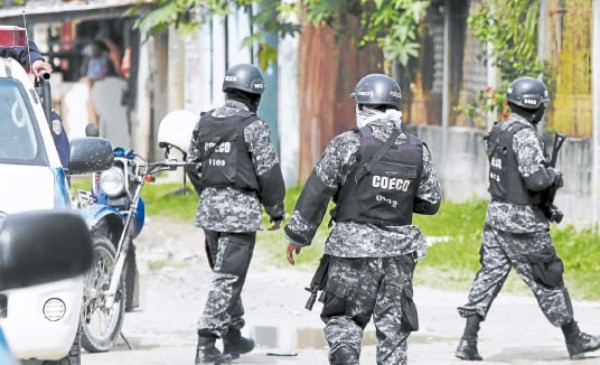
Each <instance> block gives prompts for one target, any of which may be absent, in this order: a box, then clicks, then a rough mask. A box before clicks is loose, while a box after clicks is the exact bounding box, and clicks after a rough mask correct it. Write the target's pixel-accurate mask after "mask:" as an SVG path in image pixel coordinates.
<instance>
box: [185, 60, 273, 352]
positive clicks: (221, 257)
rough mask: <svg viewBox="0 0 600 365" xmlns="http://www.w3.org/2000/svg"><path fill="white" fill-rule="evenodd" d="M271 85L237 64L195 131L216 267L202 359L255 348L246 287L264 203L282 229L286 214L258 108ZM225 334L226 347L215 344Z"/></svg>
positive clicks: (192, 155)
mask: <svg viewBox="0 0 600 365" xmlns="http://www.w3.org/2000/svg"><path fill="white" fill-rule="evenodd" d="M264 88H265V85H264V80H263V77H262V74H261V72H260V70H259V69H258V68H256V67H255V66H253V65H249V64H240V65H236V66H233V67H231V68H230V69H229V70H228V71H227V72H226V74H225V81H224V83H223V91H224V92H225V93H226V94H227V101H226V102H225V105H224V106H222V107H220V108H217V109H215V110H212V111H209V112H207V113H205V114H203V115H202V117H201V118H200V121H199V122H198V125H197V126H196V129H195V130H194V133H193V136H192V143H191V144H190V151H189V154H188V162H190V163H191V166H190V169H189V170H188V175H189V176H190V180H191V181H192V183H193V185H194V187H195V189H196V191H197V192H198V194H199V195H200V203H199V205H198V212H197V214H196V225H197V226H198V227H201V228H202V229H204V234H205V236H206V251H207V256H208V259H209V263H210V266H211V268H212V270H213V272H214V275H213V279H212V284H211V289H210V291H209V293H208V300H207V303H206V307H205V309H204V313H203V315H202V317H201V318H200V320H199V322H198V347H197V351H196V364H201V363H213V362H216V363H226V362H228V361H230V360H232V359H235V358H238V357H239V356H240V354H243V353H247V352H249V351H251V350H252V349H253V348H254V341H252V339H247V338H244V337H242V336H241V333H240V329H241V328H242V327H243V326H244V323H245V322H244V319H243V315H244V307H243V306H242V301H241V298H240V294H241V291H242V287H243V285H244V280H245V279H246V273H247V271H248V267H249V265H250V260H251V258H252V252H253V250H254V243H255V239H256V231H259V230H261V229H262V213H261V203H262V205H263V206H264V208H265V210H266V212H267V214H268V215H269V216H270V217H271V221H272V222H273V223H274V225H273V227H271V228H270V229H271V230H273V229H278V228H279V226H280V224H281V221H282V220H283V219H284V215H285V211H284V206H283V199H284V195H285V186H284V183H283V177H282V174H281V169H280V166H279V160H278V158H277V155H276V153H275V149H274V148H273V145H272V143H271V140H270V132H269V126H268V125H267V124H266V123H265V122H263V121H262V120H260V119H259V118H258V117H257V116H256V110H257V108H258V104H259V102H260V98H261V94H262V93H263V91H264ZM217 338H222V339H223V345H224V351H223V354H221V352H220V351H219V350H218V349H217V348H216V347H215V341H216V339H217Z"/></svg>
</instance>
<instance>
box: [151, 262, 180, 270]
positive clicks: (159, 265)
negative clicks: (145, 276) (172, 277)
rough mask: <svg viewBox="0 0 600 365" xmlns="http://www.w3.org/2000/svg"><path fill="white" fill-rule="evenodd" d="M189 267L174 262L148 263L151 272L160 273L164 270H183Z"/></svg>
mask: <svg viewBox="0 0 600 365" xmlns="http://www.w3.org/2000/svg"><path fill="white" fill-rule="evenodd" d="M186 266H187V265H186V264H185V263H183V262H180V261H172V260H152V261H148V267H149V268H150V270H151V271H160V270H162V269H164V268H173V269H182V268H184V267H186Z"/></svg>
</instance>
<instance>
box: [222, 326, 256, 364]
mask: <svg viewBox="0 0 600 365" xmlns="http://www.w3.org/2000/svg"><path fill="white" fill-rule="evenodd" d="M252 349H254V340H253V339H251V338H245V337H242V334H241V332H240V330H238V329H234V328H231V329H230V330H229V331H227V334H225V336H224V337H223V352H224V353H225V354H228V355H231V358H233V359H237V358H239V357H240V354H247V353H248V352H250V351H252Z"/></svg>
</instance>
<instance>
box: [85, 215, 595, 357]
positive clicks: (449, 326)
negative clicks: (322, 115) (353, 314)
mask: <svg viewBox="0 0 600 365" xmlns="http://www.w3.org/2000/svg"><path fill="white" fill-rule="evenodd" d="M137 247H138V262H139V266H140V274H141V308H140V309H139V310H137V311H136V312H133V313H128V314H127V315H126V317H125V323H124V326H123V334H124V336H125V337H126V338H127V339H128V340H129V342H130V343H131V345H132V347H133V349H129V348H127V346H126V345H125V342H124V341H123V340H120V341H119V343H118V346H117V347H116V348H114V349H113V350H112V351H110V352H108V353H102V354H84V356H83V365H100V364H102V365H104V364H119V365H138V364H139V365H142V364H143V365H150V364H169V365H170V364H177V365H178V364H193V361H194V351H195V345H196V334H195V326H196V322H197V320H198V317H199V316H200V314H201V311H202V309H203V308H204V302H205V300H206V294H207V291H208V288H209V283H210V277H211V273H210V270H209V268H208V263H207V262H206V256H205V254H204V246H203V236H202V231H201V230H199V229H197V228H195V227H194V226H193V225H192V224H191V223H175V222H171V221H169V220H167V219H157V218H154V219H152V221H151V222H150V224H148V225H147V226H146V227H145V228H144V232H143V233H142V235H141V236H140V237H139V239H138V240H137ZM284 249H285V242H284V241H283V235H282V260H283V251H284ZM265 256H266V255H265V253H264V252H262V251H261V249H260V247H257V250H256V252H255V255H254V259H253V262H252V265H251V267H250V273H249V275H248V279H247V282H246V286H245V288H244V292H243V294H242V295H243V300H244V304H245V308H246V316H245V318H246V322H247V326H246V328H245V329H244V331H245V334H246V335H250V336H252V337H254V338H255V340H256V342H257V348H256V349H255V351H254V352H252V353H251V354H248V355H245V356H242V357H241V358H240V359H239V360H237V361H236V362H235V363H236V364H311V365H316V364H326V363H327V344H326V342H325V340H324V338H323V334H322V323H321V321H320V319H319V311H320V305H319V304H317V305H315V308H314V309H313V311H312V312H309V311H307V310H305V309H304V304H305V302H306V299H307V294H308V293H307V292H306V291H304V287H305V286H307V285H308V283H309V282H310V279H311V275H312V274H311V273H309V272H301V271H297V270H291V269H281V268H274V267H273V266H272V265H270V264H269V263H268V262H266V260H265ZM417 270H418V268H417ZM465 300H466V293H454V292H444V291H439V290H433V289H429V288H424V287H416V288H415V301H416V304H417V306H418V308H419V316H420V324H421V329H420V331H419V332H416V333H414V334H413V335H412V336H411V337H410V339H409V353H408V356H409V363H410V364H461V363H462V362H460V361H458V360H456V359H455V358H454V355H453V354H454V350H455V347H456V344H457V342H458V339H459V337H460V335H461V330H462V327H463V325H464V321H463V320H462V319H461V318H460V317H459V316H458V314H457V312H456V307H457V306H458V305H460V304H464V301H465ZM574 308H575V315H576V319H577V320H578V321H579V323H580V326H581V327H582V329H583V330H584V331H588V332H590V333H593V334H598V333H600V302H576V303H574ZM374 344H375V330H374V328H373V327H372V325H369V327H367V330H366V334H365V339H364V348H363V352H362V354H361V364H375V346H374ZM480 352H481V354H482V355H483V357H484V358H485V360H486V363H488V364H537V363H544V364H572V363H573V364H574V363H577V364H581V365H592V364H600V351H599V352H596V353H593V354H591V355H589V358H588V359H586V360H582V361H577V362H571V361H570V360H569V358H568V355H567V351H566V348H565V346H564V340H563V338H562V333H561V331H560V329H557V328H554V327H552V326H551V325H550V324H549V323H548V322H547V321H546V319H545V318H544V316H543V315H542V313H541V311H540V310H539V309H538V308H537V304H536V302H535V299H534V298H533V296H512V295H506V294H504V295H502V294H501V295H500V297H499V298H498V299H497V300H496V302H495V303H494V306H493V309H492V311H491V312H490V314H489V316H488V319H487V320H486V322H484V323H483V325H482V330H481V332H480ZM463 364H464V363H463Z"/></svg>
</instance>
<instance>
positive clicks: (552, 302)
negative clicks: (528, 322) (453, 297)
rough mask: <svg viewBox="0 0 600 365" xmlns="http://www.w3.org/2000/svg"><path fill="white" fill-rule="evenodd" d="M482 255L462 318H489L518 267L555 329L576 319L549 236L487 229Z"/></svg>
mask: <svg viewBox="0 0 600 365" xmlns="http://www.w3.org/2000/svg"><path fill="white" fill-rule="evenodd" d="M480 255H481V258H480V262H481V269H480V270H479V272H478V273H477V276H476V277H475V280H474V281H473V285H472V286H471V291H470V292H469V302H468V303H467V304H465V305H464V306H462V307H459V308H458V311H459V313H460V315H461V316H462V317H468V316H470V315H473V314H479V315H480V316H481V317H483V318H485V316H486V314H487V312H488V311H489V309H490V306H491V305H492V302H493V301H494V299H495V298H496V295H498V292H500V289H502V285H503V284H504V282H505V280H506V278H507V276H508V273H509V271H510V269H511V268H513V267H514V269H515V270H516V272H517V274H519V276H520V277H521V279H523V281H524V282H525V284H527V286H528V287H529V289H531V291H532V292H533V295H535V298H536V299H537V301H538V304H539V306H540V308H541V309H542V312H544V315H545V316H546V318H548V320H549V321H550V322H551V323H552V324H553V325H554V326H557V327H558V326H562V325H564V324H566V323H568V322H570V321H571V320H572V319H573V308H572V306H571V299H570V297H569V293H568V291H567V289H566V288H565V285H564V283H563V282H562V269H563V267H562V262H561V261H560V258H558V256H557V255H556V251H555V249H554V245H553V244H552V239H551V238H550V233H549V232H537V233H531V234H514V233H507V232H502V231H498V230H495V229H493V228H492V227H490V226H488V225H486V226H485V228H484V231H483V242H482V245H481V249H480ZM540 258H541V259H540Z"/></svg>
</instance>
